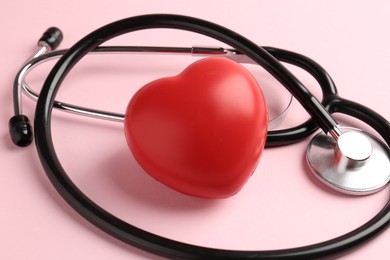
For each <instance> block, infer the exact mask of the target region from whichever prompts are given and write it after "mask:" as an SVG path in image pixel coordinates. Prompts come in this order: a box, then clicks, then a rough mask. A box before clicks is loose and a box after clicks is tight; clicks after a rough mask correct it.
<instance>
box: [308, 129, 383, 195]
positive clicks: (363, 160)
mask: <svg viewBox="0 0 390 260" xmlns="http://www.w3.org/2000/svg"><path fill="white" fill-rule="evenodd" d="M341 130H343V133H342V134H341V135H340V136H339V138H338V140H337V141H336V140H334V139H333V137H331V136H329V135H326V134H324V133H319V134H317V135H316V136H315V137H314V138H313V139H312V140H311V142H310V144H309V146H308V149H307V162H308V166H309V168H310V170H311V172H312V173H313V175H314V176H315V177H317V179H318V180H320V181H321V182H322V183H324V184H325V185H326V186H328V187H330V188H332V189H334V190H337V191H340V192H342V193H346V194H350V195H366V194H371V193H374V192H376V191H378V190H381V189H383V188H384V187H385V186H386V184H387V183H388V182H389V181H390V153H389V152H388V149H386V147H385V146H384V145H383V143H382V142H380V141H379V139H378V138H376V137H375V136H373V135H371V134H369V133H366V132H363V131H361V130H358V129H355V128H350V127H344V128H341Z"/></svg>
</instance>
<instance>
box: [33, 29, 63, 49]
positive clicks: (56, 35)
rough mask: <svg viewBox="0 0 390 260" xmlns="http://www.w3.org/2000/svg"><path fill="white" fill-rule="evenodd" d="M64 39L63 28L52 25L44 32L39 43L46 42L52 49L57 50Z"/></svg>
mask: <svg viewBox="0 0 390 260" xmlns="http://www.w3.org/2000/svg"><path fill="white" fill-rule="evenodd" d="M62 39H63V35H62V32H61V30H60V29H58V28H57V27H50V28H49V29H47V30H46V31H45V32H44V33H43V35H42V37H41V38H40V39H39V41H38V43H39V42H45V43H47V44H48V45H49V46H50V49H51V50H55V49H56V48H57V47H58V46H59V45H60V43H61V42H62Z"/></svg>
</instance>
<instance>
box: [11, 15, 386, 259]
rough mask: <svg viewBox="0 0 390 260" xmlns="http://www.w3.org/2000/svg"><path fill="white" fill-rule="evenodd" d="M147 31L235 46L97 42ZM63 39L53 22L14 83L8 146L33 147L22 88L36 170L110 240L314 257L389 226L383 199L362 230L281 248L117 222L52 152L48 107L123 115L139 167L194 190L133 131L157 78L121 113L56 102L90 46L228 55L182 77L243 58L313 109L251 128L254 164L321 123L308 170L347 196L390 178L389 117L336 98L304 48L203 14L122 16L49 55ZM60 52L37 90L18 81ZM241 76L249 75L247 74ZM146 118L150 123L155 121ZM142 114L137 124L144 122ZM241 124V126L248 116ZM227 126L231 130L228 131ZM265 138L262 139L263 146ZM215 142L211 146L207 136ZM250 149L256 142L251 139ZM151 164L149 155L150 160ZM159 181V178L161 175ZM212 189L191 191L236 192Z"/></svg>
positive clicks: (152, 248) (228, 255) (228, 254)
mask: <svg viewBox="0 0 390 260" xmlns="http://www.w3.org/2000/svg"><path fill="white" fill-rule="evenodd" d="M151 28H171V29H180V30H187V31H192V32H195V33H199V34H203V35H206V36H209V37H212V38H215V39H217V40H219V41H221V42H223V43H225V44H227V45H229V46H231V47H232V49H225V48H171V47H128V46H113V47H100V45H101V44H102V43H104V42H106V41H107V40H109V39H112V38H114V37H116V36H119V35H122V34H125V33H130V32H134V31H138V30H145V29H151ZM61 39H62V34H61V32H60V31H59V30H58V29H56V28H50V29H49V30H48V31H47V32H46V33H45V34H44V35H43V37H42V38H41V39H40V41H39V45H40V49H39V51H38V52H37V53H36V54H35V55H34V56H33V58H32V59H31V60H29V61H28V62H27V63H26V64H25V65H24V66H23V68H22V69H21V70H20V71H19V73H18V75H17V77H16V79H15V83H14V111H15V116H14V117H12V118H11V120H10V134H11V137H12V140H13V142H14V143H15V144H16V145H19V146H26V145H29V144H30V143H31V142H32V139H33V134H32V128H31V126H30V123H29V120H28V118H27V117H26V116H24V115H23V114H22V111H21V103H20V101H21V91H22V90H23V91H24V92H26V93H27V94H28V95H29V96H31V97H32V98H34V99H37V100H38V101H37V107H36V111H35V121H34V131H35V143H36V146H37V150H38V154H39V158H40V160H41V162H42V166H43V168H44V169H45V171H46V173H47V175H48V177H49V179H50V180H51V182H52V183H53V185H54V186H55V187H56V189H57V190H58V192H59V193H60V194H61V195H62V197H63V198H64V199H65V200H66V201H67V202H68V203H69V204H70V205H71V206H72V207H73V208H74V209H75V210H76V211H78V212H79V213H80V214H81V215H82V216H84V217H85V218H86V219H88V220H89V221H90V222H92V223H93V224H95V225H96V226H97V227H99V228H101V229H102V230H104V231H106V232H107V233H109V234H111V235H113V236H114V237H117V238H118V239H120V240H122V241H125V242H126V243H129V244H130V245H133V246H136V247H139V248H142V249H144V250H147V251H149V252H152V253H155V254H158V255H162V256H166V257H169V258H177V259H179V258H182V259H190V258H199V259H215V258H219V259H235V258H237V259H242V258H251V259H252V258H254V259H260V258H265V259H274V258H304V259H313V258H320V257H329V256H335V255H339V254H342V253H345V252H346V251H348V250H351V249H353V248H355V247H357V246H359V245H361V244H363V243H364V242H366V241H368V240H369V239H371V238H373V237H375V236H376V235H377V234H379V233H380V232H381V231H383V230H384V229H385V228H386V227H387V226H388V224H389V223H390V202H389V203H387V204H386V205H385V206H384V208H383V209H382V210H381V211H380V212H379V213H378V214H377V215H376V216H375V217H374V218H372V219H371V220H370V221H368V222H367V223H365V224H364V225H362V226H361V227H359V228H357V229H355V230H353V231H351V232H349V233H348V234H345V235H342V236H340V237H337V238H334V239H331V240H328V241H325V242H322V243H318V244H313V245H309V246H304V247H299V248H292V249H282V250H270V251H238V250H223V249H214V248H207V247H201V246H196V245H191V244H186V243H182V242H179V241H175V240H171V239H168V238H164V237H161V236H158V235H155V234H152V233H150V232H147V231H145V230H142V229H139V228H137V227H135V226H133V225H131V224H129V223H126V222H124V221H122V220H120V219H119V218H117V217H115V216H113V215H112V214H110V213H109V212H107V211H105V210H104V209H102V208H101V207H99V206H98V205H96V204H95V203H94V202H93V201H91V200H90V199H89V198H88V197H87V196H86V195H84V194H83V193H82V191H80V190H79V189H78V188H77V187H76V186H75V185H74V183H73V182H72V181H71V180H70V178H69V177H68V175H67V173H66V172H65V171H64V169H63V168H62V166H61V163H60V161H59V160H58V157H57V155H56V152H55V150H54V145H53V141H52V136H51V113H52V109H53V107H54V108H59V109H62V110H65V111H68V112H72V113H78V114H84V115H88V116H92V117H98V118H104V119H109V120H114V121H123V120H124V121H125V125H126V127H127V130H126V134H127V139H128V142H129V146H130V148H131V150H132V152H133V154H134V156H135V158H136V159H137V161H138V162H139V163H140V164H141V166H142V167H144V169H145V170H146V171H147V172H148V173H150V174H151V175H152V176H154V177H156V179H158V180H161V181H162V182H164V181H165V182H166V184H167V185H168V186H170V187H172V188H174V189H177V190H179V191H182V192H184V193H188V194H192V195H194V194H193V193H194V191H193V190H188V191H187V190H185V189H186V188H185V187H187V186H186V185H187V184H188V183H185V184H183V183H180V182H174V181H172V180H174V178H173V177H169V178H168V179H164V178H165V177H164V176H162V175H163V173H165V172H169V173H170V174H171V172H170V169H171V168H169V167H171V165H170V164H168V166H167V167H168V168H167V167H166V164H165V162H161V161H153V158H149V157H148V155H145V153H147V152H150V151H151V150H153V149H149V148H145V147H149V146H148V145H149V144H144V143H142V140H141V141H140V139H142V135H139V134H138V132H137V131H138V128H137V127H138V126H139V121H137V120H138V119H137V118H138V115H139V113H138V112H139V111H141V112H142V109H141V110H139V109H138V110H136V109H137V107H139V106H142V104H144V103H142V102H144V97H145V95H150V94H145V93H146V92H148V91H149V90H150V89H152V88H155V86H154V85H155V83H153V84H154V85H153V84H151V85H148V86H145V88H143V90H142V89H141V91H140V93H139V94H138V93H137V94H136V96H135V97H134V98H133V99H132V101H131V102H130V104H129V107H128V111H127V113H126V116H124V115H121V114H116V113H110V112H105V111H99V110H95V109H88V108H83V107H80V106H74V105H71V104H65V103H61V102H57V101H56V100H55V97H56V94H57V91H58V89H59V87H60V85H61V83H62V81H63V80H64V78H65V77H66V75H67V74H68V73H69V72H70V71H71V70H72V68H73V67H74V66H75V65H76V64H77V62H78V61H79V60H80V59H82V58H83V57H84V56H85V55H87V54H88V53H90V52H121V51H124V52H146V51H148V52H172V53H175V52H179V53H180V52H182V53H193V54H207V55H210V56H222V57H225V58H228V59H229V61H226V60H227V59H222V60H221V59H211V60H207V61H204V62H203V61H202V63H197V64H196V65H194V66H193V67H191V70H192V71H191V73H190V72H189V70H190V69H186V71H185V72H183V73H184V74H186V75H188V74H192V75H193V74H194V73H193V71H197V72H198V71H202V66H203V65H204V66H206V65H210V64H212V65H215V64H220V65H221V66H222V67H223V66H226V68H227V69H228V70H229V71H232V73H236V72H237V71H241V69H240V68H238V67H237V66H236V65H234V64H233V63H232V62H231V60H234V61H238V62H249V63H253V64H258V65H260V66H262V67H263V68H264V69H265V70H267V71H268V72H269V73H270V74H271V75H273V76H274V77H275V78H276V79H277V80H278V81H279V82H280V83H281V84H282V85H283V86H285V87H286V88H287V89H288V90H289V91H290V92H291V94H292V95H293V96H294V97H295V98H296V99H297V100H298V101H299V102H300V103H301V104H302V106H303V107H304V108H305V109H306V111H307V112H308V113H309V114H310V116H311V119H309V120H308V121H306V122H305V123H303V124H301V125H298V126H296V127H292V128H289V129H284V130H275V131H267V129H266V128H265V131H264V135H266V138H265V137H264V138H263V137H262V136H261V134H258V133H257V131H256V133H253V140H258V139H259V141H258V143H257V144H256V145H255V146H253V150H254V151H257V154H256V158H255V159H253V161H251V163H252V164H254V162H256V160H258V158H259V156H260V154H261V150H262V148H263V147H264V143H265V139H266V144H265V145H266V146H267V147H272V146H282V145H287V144H291V143H294V142H298V141H300V140H303V139H304V138H306V137H308V136H309V135H311V134H313V133H314V132H315V131H316V130H317V129H318V128H321V129H322V132H323V133H320V134H317V135H316V136H315V137H314V138H313V140H312V141H311V142H310V144H309V147H308V149H307V162H308V165H309V168H310V170H311V171H312V172H313V174H314V175H315V176H316V177H317V178H318V179H319V180H320V181H321V182H322V183H324V184H325V185H328V186H329V187H331V188H333V189H335V190H337V191H341V192H344V193H347V194H357V195H359V194H364V195H365V194H370V193H373V192H376V191H379V190H381V189H383V188H384V187H385V186H386V184H387V183H388V182H389V180H390V151H389V146H390V123H389V122H388V121H387V120H386V119H385V118H383V117H382V116H380V115H379V114H377V113H376V112H375V111H373V110H371V109H369V108H367V107H365V106H363V105H361V104H358V103H355V102H353V101H349V100H347V99H344V98H341V97H339V96H338V93H337V89H336V87H335V84H334V82H333V81H332V79H331V77H330V76H329V75H328V73H327V72H326V71H325V70H324V69H323V68H322V67H321V66H319V65H318V64H317V63H316V62H314V61H313V60H311V59H309V58H307V57H305V56H303V55H301V54H297V53H294V52H290V51H286V50H282V49H277V48H272V47H260V46H258V45H256V44H254V43H252V42H251V41H249V40H247V39H246V38H244V37H242V36H240V35H239V34H237V33H235V32H233V31H231V30H228V29H226V28H224V27H221V26H219V25H216V24H213V23H210V22H207V21H204V20H200V19H196V18H191V17H185V16H177V15H145V16H138V17H132V18H127V19H123V20H120V21H117V22H113V23H111V24H108V25H106V26H104V27H101V28H100V29H98V30H96V31H94V32H92V33H90V34H89V35H87V36H86V37H84V38H83V39H82V40H80V41H79V42H78V43H76V44H75V45H74V46H73V47H71V48H70V49H69V50H64V51H53V50H54V49H55V48H56V47H58V45H59V43H60V41H61ZM56 56H61V58H60V60H59V61H58V62H57V63H56V65H55V66H54V67H53V69H52V70H51V72H50V74H49V75H48V77H47V79H46V81H45V83H44V85H43V88H42V90H41V92H40V94H39V96H38V95H37V94H36V93H34V92H33V91H32V90H31V89H30V88H29V87H28V84H27V83H26V82H25V80H24V77H25V76H26V74H27V73H28V72H29V70H31V69H32V68H33V67H34V66H36V65H38V64H39V63H41V62H43V61H44V60H46V59H48V58H52V57H56ZM281 62H285V63H289V64H292V65H295V66H298V67H300V68H302V69H304V70H306V71H307V72H308V73H309V74H311V75H312V76H313V77H314V78H315V79H316V80H317V81H318V83H319V85H320V86H321V89H322V94H323V97H322V100H321V101H319V100H318V99H317V98H315V97H314V96H313V95H312V94H311V93H310V92H309V91H308V90H307V88H306V87H305V86H304V85H303V84H302V83H301V82H300V81H299V80H298V79H297V78H296V77H295V76H294V75H293V74H292V73H291V72H290V71H289V70H287V69H286V68H285V67H284V66H283V65H282V64H281ZM243 73H244V74H245V72H243ZM245 75H246V74H245ZM195 78H196V77H195ZM242 80H243V81H245V82H249V83H248V88H247V89H248V91H252V92H253V93H255V94H254V96H255V101H253V104H254V108H255V110H254V111H257V112H258V111H261V110H264V109H263V107H262V106H261V105H262V104H263V103H262V100H261V94H259V95H258V94H257V93H258V90H257V89H256V88H254V87H253V86H254V85H253V84H252V81H251V79H250V77H249V76H245V77H243V79H242ZM159 83H160V85H161V84H162V83H161V82H159ZM166 83H167V82H166V81H164V84H166ZM152 85H153V86H152ZM148 93H149V92H148ZM202 95H203V94H202ZM202 97H203V96H202ZM194 99H196V97H194ZM140 104H141V105H140ZM256 109H257V110H256ZM198 110H199V109H198ZM134 111H136V112H137V113H135V112H134ZM251 111H252V110H251ZM141 112H140V113H141ZM208 113H209V111H208ZM333 113H342V114H346V115H349V116H352V117H355V118H357V119H359V120H361V121H363V122H365V123H367V124H368V125H370V126H371V127H372V128H373V129H374V130H375V131H376V132H377V133H378V134H379V135H380V136H381V137H382V138H383V140H384V142H382V141H381V140H380V139H378V138H377V137H375V136H374V135H372V134H370V133H366V132H364V131H362V130H359V129H355V128H352V127H340V126H339V124H338V123H337V121H336V120H335V119H334V118H333V116H332V114H333ZM141 114H142V113H141ZM178 117H179V116H178ZM150 118H152V119H153V118H154V117H150ZM264 118H266V116H264V117H263V119H264ZM126 120H127V121H126ZM143 120H144V118H143ZM145 120H146V119H145ZM145 120H144V121H142V122H145ZM229 120H230V117H229ZM146 121H147V120H146ZM253 121H255V123H256V124H255V123H253ZM191 122H193V121H191ZM218 122H219V121H218ZM220 122H224V121H220ZM240 122H241V121H240ZM243 122H244V121H243ZM259 122H260V121H257V119H255V120H250V122H249V123H248V124H252V123H253V127H255V128H256V127H258V128H259V129H262V131H263V130H264V127H262V126H260V124H258V123H259ZM261 122H265V121H261ZM261 122H260V123H261ZM245 123H247V122H246V121H245ZM148 124H149V123H148ZM148 124H146V125H148ZM144 125H145V124H144ZM243 125H245V124H243ZM251 126H252V125H251ZM241 128H242V129H243V130H242V131H248V133H252V132H253V131H252V130H253V129H252V128H251V127H248V129H247V128H245V127H241ZM256 130H257V128H256ZM226 131H227V132H228V131H229V130H226ZM146 132H147V131H146ZM198 133H199V132H198ZM202 133H203V132H202ZM140 136H141V137H140ZM245 140H247V139H245ZM262 140H263V141H264V142H263V143H262ZM211 143H212V144H213V145H214V143H213V142H211ZM229 144H230V143H229ZM248 147H252V146H250V145H248ZM153 148H154V147H153ZM148 149H149V150H148ZM248 149H251V148H248ZM259 151H260V152H259ZM153 153H154V151H152V152H151V154H153ZM241 154H243V153H240V155H241ZM251 156H252V154H251ZM240 159H241V158H240ZM245 159H246V158H245V157H243V161H245ZM150 161H152V163H151V162H150ZM159 163H160V164H159ZM156 165H157V166H156ZM164 167H165V168H164ZM166 169H168V170H166ZM243 169H245V171H247V172H248V174H249V175H250V174H251V172H252V171H253V169H251V168H250V169H247V168H245V167H244V166H243ZM229 170H230V169H229ZM164 171H165V172H164ZM234 174H235V173H232V176H233V175H234ZM172 176H174V174H172ZM229 176H230V175H229ZM234 176H235V175H234ZM160 177H161V179H159V178H160ZM211 179H212V178H211ZM186 181H188V180H186ZM202 181H203V180H202ZM214 181H215V182H218V181H219V179H218V178H216V180H210V182H213V183H211V184H210V185H214V184H215V183H214ZM202 185H203V184H202ZM240 185H241V184H240ZM240 185H238V186H240ZM193 186H195V187H197V184H196V183H195V184H194V185H193ZM183 187H184V190H183ZM209 188H210V186H207V187H206V186H199V187H198V188H197V189H198V190H196V191H195V193H196V192H198V191H199V193H196V194H195V195H200V196H201V197H202V196H203V197H220V196H224V197H226V195H228V196H230V195H232V194H231V192H236V191H237V187H236V186H234V187H233V188H232V189H230V188H229V189H228V191H227V192H226V190H224V189H222V193H214V191H210V189H209ZM229 192H230V193H229Z"/></svg>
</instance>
